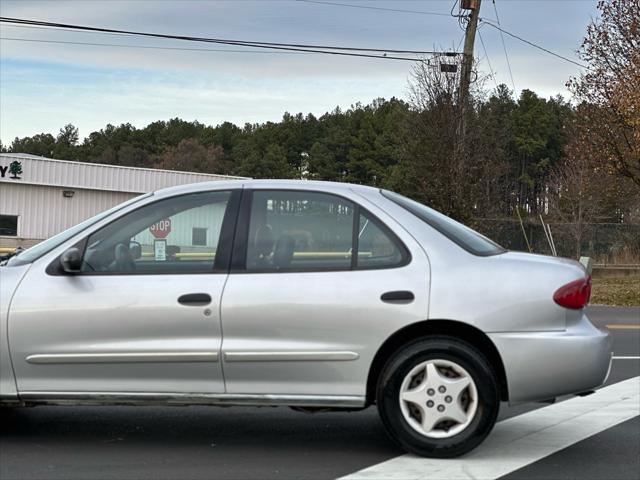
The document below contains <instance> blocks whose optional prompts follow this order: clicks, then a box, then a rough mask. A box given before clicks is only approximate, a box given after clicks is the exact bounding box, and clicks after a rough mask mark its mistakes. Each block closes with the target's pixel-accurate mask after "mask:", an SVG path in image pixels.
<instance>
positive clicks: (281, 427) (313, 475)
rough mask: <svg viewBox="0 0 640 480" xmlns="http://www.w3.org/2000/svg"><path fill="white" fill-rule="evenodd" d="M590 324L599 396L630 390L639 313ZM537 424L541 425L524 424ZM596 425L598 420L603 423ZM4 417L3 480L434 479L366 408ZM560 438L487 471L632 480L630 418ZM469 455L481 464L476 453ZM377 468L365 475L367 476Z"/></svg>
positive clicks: (639, 468) (508, 411)
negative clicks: (607, 355)
mask: <svg viewBox="0 0 640 480" xmlns="http://www.w3.org/2000/svg"><path fill="white" fill-rule="evenodd" d="M589 316H590V318H591V319H592V320H593V321H594V323H596V324H597V325H599V326H605V325H614V327H612V330H611V332H612V335H613V337H614V354H615V356H616V357H624V358H620V359H617V360H614V364H613V368H612V371H611V375H610V377H609V380H608V382H607V386H608V385H613V384H617V383H618V382H622V381H624V380H627V379H634V378H635V380H631V382H632V383H633V382H635V381H640V378H637V377H639V376H640V360H639V359H638V358H636V359H633V358H628V357H640V329H638V328H634V326H636V325H638V324H640V308H613V307H590V308H589ZM628 383H629V382H627V384H628ZM619 385H621V384H619ZM605 387H606V386H605ZM605 391H606V390H602V392H603V393H604V392H605ZM598 394H600V392H598ZM593 397H595V395H594V396H593ZM585 398H586V399H589V398H590V397H585ZM561 400H564V399H561ZM568 401H571V400H568ZM561 405H562V402H560V403H557V404H556V405H552V406H545V405H543V404H532V405H524V406H518V407H508V406H507V405H503V406H502V409H501V413H500V418H499V420H500V422H499V424H498V425H497V427H496V431H495V432H494V434H492V436H490V437H489V439H488V441H487V443H488V444H489V445H490V442H494V443H495V442H496V441H497V440H496V438H498V437H499V436H500V433H497V432H503V431H505V430H508V429H511V431H512V433H515V434H516V435H517V434H518V429H524V425H525V424H529V425H530V424H531V422H534V423H535V422H541V421H543V420H544V417H545V416H546V412H545V410H544V409H545V408H554V407H557V406H561ZM567 405H572V404H567ZM534 410H535V412H534ZM552 411H553V410H549V411H548V412H549V416H551V412H552ZM538 412H539V413H541V414H543V415H538V416H533V417H529V416H530V415H531V414H532V413H538ZM602 413H603V414H602V415H600V417H603V416H606V412H602ZM3 415H4V417H3V418H2V423H1V427H0V479H2V480H9V479H18V478H23V479H45V478H46V479H75V478H77V479H111V478H118V479H134V478H135V479H143V478H149V479H178V478H180V479H191V478H193V479H200V478H216V479H238V478H255V479H276V478H277V479H330V478H338V477H341V476H346V475H354V476H353V477H352V478H358V474H357V473H356V472H358V471H360V470H362V469H365V468H369V467H372V466H375V465H377V464H380V463H381V462H385V461H392V462H394V463H387V464H386V465H387V466H388V467H393V469H394V470H393V472H394V474H395V475H396V476H395V477H394V478H407V479H408V478H416V475H413V474H409V473H406V472H409V470H407V471H406V472H405V471H403V470H402V469H401V468H404V467H401V466H402V465H406V464H407V463H410V464H411V465H412V466H413V467H412V468H414V470H411V471H413V472H415V471H418V472H420V476H422V477H425V476H428V477H429V478H432V479H436V478H442V476H439V475H437V474H428V473H427V472H429V471H431V470H429V468H431V467H429V465H428V464H427V463H425V462H428V461H427V460H424V459H416V458H411V457H410V456H405V455H404V453H403V452H402V451H400V450H399V449H398V448H397V447H395V446H394V445H393V444H392V443H391V441H390V440H389V439H388V438H387V436H386V435H385V432H384V431H383V428H382V425H381V423H380V421H379V419H378V416H377V413H376V411H375V409H374V408H369V409H367V410H364V411H360V412H353V413H319V414H313V415H311V414H303V413H298V412H294V411H291V410H289V409H287V408H243V407H231V408H207V407H172V408H164V407H146V408H140V407H137V408H136V407H113V408H111V407H109V408H105V407H103V408H97V407H36V408H31V409H15V410H10V411H8V412H5V413H3ZM518 417H520V418H518ZM587 418H588V417H587ZM507 419H511V420H509V421H507V422H504V423H502V422H503V421H505V420H507ZM520 419H522V421H521V420H520ZM525 419H528V420H527V421H526V422H525V421H524V420H525ZM595 420H596V418H595V417H594V422H595ZM567 431H568V426H567V427H566V428H565V429H564V430H563V427H562V425H560V426H558V427H556V428H555V429H550V430H549V433H548V437H544V438H545V442H543V443H547V442H546V440H547V439H548V440H549V442H548V443H549V444H553V442H554V440H557V441H558V444H561V442H563V441H564V442H565V443H566V442H569V443H571V444H570V445H569V444H567V446H566V447H565V448H559V449H558V450H557V451H552V452H550V454H547V455H546V456H544V458H542V457H541V458H538V459H536V458H533V457H535V455H532V458H533V460H531V461H530V463H527V462H529V460H524V461H522V462H521V464H518V462H514V459H515V457H520V455H509V454H508V453H503V454H497V456H496V458H495V460H493V459H492V462H491V463H493V467H496V468H495V471H496V472H503V473H504V472H508V473H506V474H504V475H501V476H500V478H505V479H509V480H516V479H517V480H524V479H547V478H554V479H555V478H562V479H565V478H566V479H570V478H580V479H583V480H590V479H593V480H596V479H597V480H600V479H603V478H607V479H611V480H614V479H633V480H636V479H637V478H638V475H639V472H640V460H639V459H640V417H638V416H635V418H631V419H629V420H626V421H624V422H622V423H619V424H618V425H616V426H613V427H611V428H608V429H605V430H603V431H601V432H598V433H596V434H595V435H592V436H589V437H588V438H584V439H582V440H579V441H576V442H575V443H573V441H572V440H570V439H569V440H567V438H562V437H563V435H564V436H565V437H566V436H567V435H569V433H567ZM569 436H570V435H569ZM556 437H557V438H556ZM483 447H484V446H481V447H480V448H483ZM538 447H539V446H537V447H535V448H538ZM489 448H490V447H487V449H489ZM487 449H485V450H484V451H489V450H487ZM533 450H534V448H533V447H532V451H531V452H528V453H532V452H533ZM478 452H479V456H480V458H481V457H482V453H483V451H482V450H479V451H478ZM519 460H522V459H519ZM396 462H397V463H396ZM416 462H418V463H416ZM447 462H448V463H447V465H446V466H447V468H457V469H460V471H466V470H465V468H467V467H468V466H469V465H471V463H461V462H473V460H472V459H469V458H466V459H456V460H448V461H447ZM485 463H487V462H485ZM384 465H385V464H383V465H382V466H381V467H377V466H376V467H374V473H375V469H376V468H385V467H384ZM395 465H398V466H399V467H398V468H395ZM516 467H517V468H516ZM416 469H417V470H416ZM492 471H493V470H492ZM385 475H386V474H385ZM371 478H377V477H375V476H373V477H371ZM380 478H384V476H381V477H380ZM488 478H497V477H488Z"/></svg>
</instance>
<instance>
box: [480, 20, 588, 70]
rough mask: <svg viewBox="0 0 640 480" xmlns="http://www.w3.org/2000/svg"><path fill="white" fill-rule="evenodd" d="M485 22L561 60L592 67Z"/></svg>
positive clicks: (486, 23) (586, 67)
mask: <svg viewBox="0 0 640 480" xmlns="http://www.w3.org/2000/svg"><path fill="white" fill-rule="evenodd" d="M484 24H485V25H489V26H491V27H493V28H495V29H496V30H499V31H500V32H501V33H506V34H507V35H509V36H510V37H513V38H515V39H517V40H520V41H521V42H524V43H526V44H527V45H531V46H532V47H534V48H537V49H538V50H542V51H543V52H545V53H548V54H550V55H553V56H554V57H558V58H560V59H561V60H564V61H565V62H569V63H573V64H574V65H577V66H578V67H581V68H584V69H586V70H591V68H590V67H589V66H588V65H584V64H582V63H580V62H576V61H575V60H571V59H570V58H567V57H564V56H562V55H560V54H559V53H556V52H553V51H551V50H549V49H547V48H545V47H542V46H540V45H537V44H535V43H533V42H531V41H529V40H526V39H524V38H522V37H520V36H518V35H516V34H515V33H511V32H508V31H507V30H505V29H504V28H502V27H500V26H498V25H495V24H493V23H491V22H488V21H486V20H484Z"/></svg>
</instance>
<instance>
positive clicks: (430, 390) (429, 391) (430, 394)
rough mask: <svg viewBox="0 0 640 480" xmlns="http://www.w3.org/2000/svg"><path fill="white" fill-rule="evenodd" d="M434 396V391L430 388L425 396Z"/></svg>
mask: <svg viewBox="0 0 640 480" xmlns="http://www.w3.org/2000/svg"><path fill="white" fill-rule="evenodd" d="M435 394H436V391H435V390H434V389H433V388H430V389H429V390H427V395H429V396H430V397H433V396H434V395H435Z"/></svg>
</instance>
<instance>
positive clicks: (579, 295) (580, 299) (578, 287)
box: [553, 275, 591, 309]
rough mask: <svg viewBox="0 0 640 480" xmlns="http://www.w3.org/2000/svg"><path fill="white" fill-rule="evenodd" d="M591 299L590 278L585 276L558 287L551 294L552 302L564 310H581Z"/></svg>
mask: <svg viewBox="0 0 640 480" xmlns="http://www.w3.org/2000/svg"><path fill="white" fill-rule="evenodd" d="M590 297H591V276H590V275H589V276H586V277H584V278H580V279H578V280H574V281H573V282H570V283H567V284H566V285H564V286H562V287H560V288H559V289H558V290H557V291H556V293H554V294H553V300H554V301H555V302H556V303H557V304H558V305H560V306H561V307H565V308H574V309H578V308H582V307H584V306H585V305H586V304H587V303H589V298H590Z"/></svg>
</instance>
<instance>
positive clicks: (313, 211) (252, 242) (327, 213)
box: [247, 191, 354, 270]
mask: <svg viewBox="0 0 640 480" xmlns="http://www.w3.org/2000/svg"><path fill="white" fill-rule="evenodd" d="M353 217H354V205H353V204H352V203H351V202H348V201H346V200H342V199H340V198H338V197H334V196H332V195H326V194H323V193H315V192H292V191H256V192H254V194H253V201H252V203H251V223H250V226H249V239H248V245H247V269H248V270H282V269H294V270H299V269H303V270H305V269H310V270H315V269H337V270H340V269H348V268H350V267H351V257H352V254H353V252H352V241H353V227H354V225H353Z"/></svg>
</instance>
